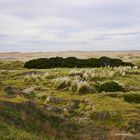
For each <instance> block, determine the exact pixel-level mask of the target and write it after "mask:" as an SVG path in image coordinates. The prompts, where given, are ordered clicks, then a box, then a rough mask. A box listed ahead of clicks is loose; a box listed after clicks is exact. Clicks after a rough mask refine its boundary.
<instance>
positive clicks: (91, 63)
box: [24, 57, 134, 69]
mask: <svg viewBox="0 0 140 140" xmlns="http://www.w3.org/2000/svg"><path fill="white" fill-rule="evenodd" d="M106 66H111V67H119V66H131V67H132V66H134V65H133V64H132V63H128V62H123V61H122V60H120V59H112V58H109V57H101V58H99V59H97V58H89V59H78V58H76V57H67V58H62V57H52V58H39V59H34V60H29V61H27V62H26V63H25V65H24V67H25V68H28V69H33V68H37V69H45V68H47V69H49V68H57V67H61V68H64V67H67V68H75V67H78V68H94V67H106Z"/></svg>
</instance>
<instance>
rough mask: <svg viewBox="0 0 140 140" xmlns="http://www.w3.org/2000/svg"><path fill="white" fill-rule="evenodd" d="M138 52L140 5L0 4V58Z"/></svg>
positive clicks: (114, 0)
mask: <svg viewBox="0 0 140 140" xmlns="http://www.w3.org/2000/svg"><path fill="white" fill-rule="evenodd" d="M65 50H81V51H100V50H115V51H116V50H140V0H0V52H32V51H34V52H37V51H39V52H42V51H65Z"/></svg>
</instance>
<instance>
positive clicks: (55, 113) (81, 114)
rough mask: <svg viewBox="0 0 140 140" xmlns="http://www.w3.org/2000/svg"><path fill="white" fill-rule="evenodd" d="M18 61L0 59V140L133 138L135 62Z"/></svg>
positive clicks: (139, 72) (139, 104)
mask: <svg viewBox="0 0 140 140" xmlns="http://www.w3.org/2000/svg"><path fill="white" fill-rule="evenodd" d="M59 62H60V61H59ZM138 63H139V62H138ZM13 64H14V65H13ZM22 64H23V62H19V61H1V62H0V140H93V139H94V140H118V139H119V140H124V139H126V140H139V137H140V85H139V82H140V68H139V67H138V66H134V67H131V66H120V67H99V68H54V69H53V68H52V69H31V70H29V69H24V68H23V65H22ZM135 64H136V63H135ZM38 65H39V64H38Z"/></svg>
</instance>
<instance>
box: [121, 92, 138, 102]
mask: <svg viewBox="0 0 140 140" xmlns="http://www.w3.org/2000/svg"><path fill="white" fill-rule="evenodd" d="M122 97H123V98H124V100H125V101H126V102H129V103H140V94H137V93H135V94H134V93H133V94H123V95H122Z"/></svg>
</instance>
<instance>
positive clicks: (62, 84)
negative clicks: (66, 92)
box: [55, 77, 71, 89]
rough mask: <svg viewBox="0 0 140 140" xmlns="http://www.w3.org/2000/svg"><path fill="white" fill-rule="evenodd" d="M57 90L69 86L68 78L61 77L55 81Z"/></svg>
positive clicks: (69, 80)
mask: <svg viewBox="0 0 140 140" xmlns="http://www.w3.org/2000/svg"><path fill="white" fill-rule="evenodd" d="M55 83H56V88H57V89H66V88H68V87H70V86H71V79H70V78H68V77H61V78H57V79H55Z"/></svg>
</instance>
